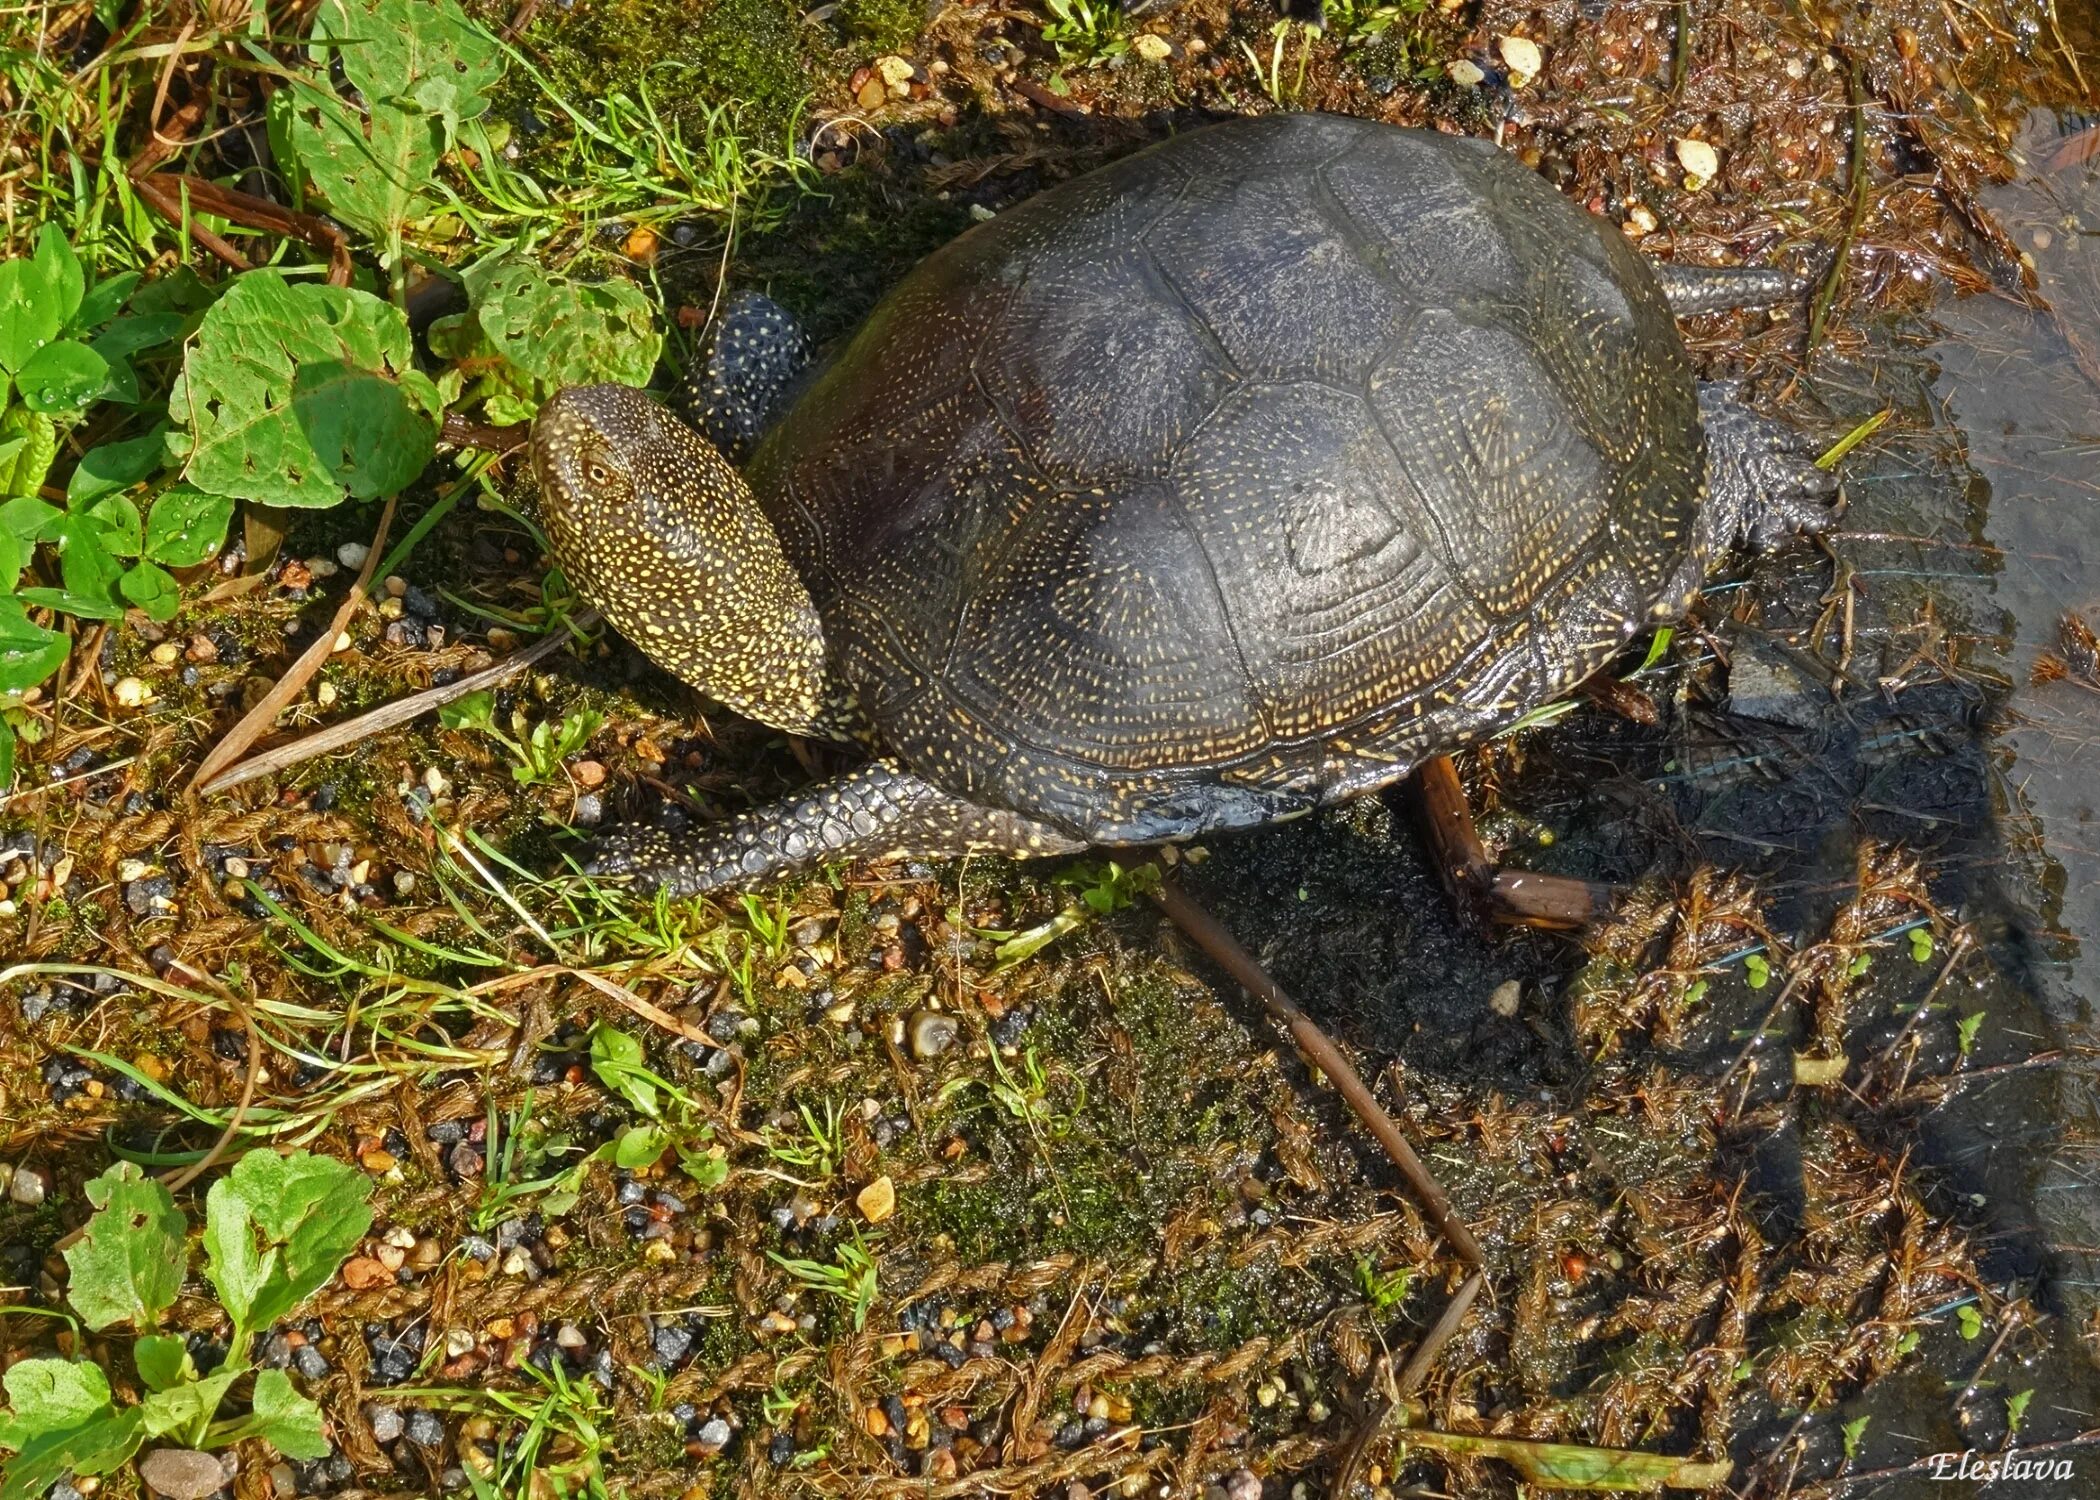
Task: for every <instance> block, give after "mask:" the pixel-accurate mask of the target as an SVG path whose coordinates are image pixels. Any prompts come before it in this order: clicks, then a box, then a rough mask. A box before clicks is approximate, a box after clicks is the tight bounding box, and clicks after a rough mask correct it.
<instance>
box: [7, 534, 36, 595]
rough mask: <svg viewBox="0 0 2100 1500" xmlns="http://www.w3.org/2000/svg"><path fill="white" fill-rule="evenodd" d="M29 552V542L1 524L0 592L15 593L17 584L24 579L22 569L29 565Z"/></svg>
mask: <svg viewBox="0 0 2100 1500" xmlns="http://www.w3.org/2000/svg"><path fill="white" fill-rule="evenodd" d="M29 554H30V546H29V543H27V542H25V541H23V540H22V539H21V538H20V537H18V536H16V535H15V534H14V533H13V532H12V531H9V530H8V529H7V528H6V527H4V526H0V594H9V593H13V592H14V587H15V585H16V584H17V583H20V582H21V581H22V571H23V569H25V568H27V567H28V566H29Z"/></svg>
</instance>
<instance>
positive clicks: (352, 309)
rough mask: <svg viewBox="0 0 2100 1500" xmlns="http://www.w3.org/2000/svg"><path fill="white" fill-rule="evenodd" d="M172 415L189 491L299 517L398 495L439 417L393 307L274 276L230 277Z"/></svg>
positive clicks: (425, 451)
mask: <svg viewBox="0 0 2100 1500" xmlns="http://www.w3.org/2000/svg"><path fill="white" fill-rule="evenodd" d="M168 412H169V415H170V416H171V417H173V418H174V420H175V422H176V423H177V424H178V428H179V429H180V430H178V431H177V432H175V433H173V434H171V436H170V438H169V448H170V450H171V451H173V452H175V453H176V454H177V456H178V457H182V458H185V459H186V460H187V465H188V466H187V470H186V472H185V475H184V477H185V478H186V479H187V480H188V481H189V483H190V484H192V485H194V486H195V487H196V488H198V489H200V490H205V491H207V492H209V493H211V494H214V495H228V496H232V497H233V498H235V499H240V500H257V501H261V502H262V503H264V504H266V505H287V506H302V507H309V508H316V507H322V506H330V505H334V504H336V503H338V502H339V501H340V500H341V499H342V498H343V492H344V490H346V489H347V490H348V491H349V492H350V493H351V494H352V495H354V496H355V497H357V498H358V499H360V500H369V499H372V498H374V497H376V496H379V495H383V494H388V493H391V492H393V491H396V490H399V489H401V488H402V487H403V486H405V485H407V484H408V483H409V482H410V481H411V480H413V479H414V478H415V477H416V475H418V474H419V473H421V472H422V470H423V466H424V464H426V463H427V462H428V461H429V459H430V455H431V453H432V452H433V451H434V450H435V447H436V439H437V423H438V419H439V417H440V416H441V415H442V412H441V410H440V407H439V404H438V399H437V391H436V389H435V387H433V386H432V385H431V383H430V381H429V379H428V378H427V377H426V376H424V375H422V374H421V373H420V372H418V371H417V370H416V368H415V366H414V352H413V349H412V347H411V344H410V340H409V332H408V320H407V319H406V318H405V317H403V316H402V314H401V312H400V311H399V310H398V309H396V308H394V307H392V306H390V305H388V304H387V303H385V302H382V301H381V300H380V299H379V298H377V297H374V296H372V295H371V294H369V293H366V292H359V291H353V290H349V289H344V288H337V287H330V286H322V285H319V284H317V283H314V282H302V283H299V284H298V285H293V284H291V283H288V282H287V281H285V280H284V278H283V277H282V276H279V275H278V274H277V273H276V272H275V271H270V270H259V271H251V272H249V273H248V274H247V275H244V276H241V277H238V278H237V279H236V280H235V282H234V286H233V290H232V291H230V292H228V293H227V294H226V295H225V296H224V297H222V298H220V299H219V301H218V302H217V303H216V304H214V305H213V307H212V309H211V311H210V312H208V313H206V314H205V317H204V323H203V326H202V327H200V328H199V329H198V331H197V338H196V341H195V342H194V343H193V344H192V345H191V346H190V349H189V353H188V358H187V360H186V362H185V366H184V369H183V372H182V373H181V374H180V375H179V376H177V377H176V380H175V387H174V389H173V391H171V392H170V394H169V397H168Z"/></svg>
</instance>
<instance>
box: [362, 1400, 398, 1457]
mask: <svg viewBox="0 0 2100 1500" xmlns="http://www.w3.org/2000/svg"><path fill="white" fill-rule="evenodd" d="M365 1423H366V1425H367V1426H369V1427H370V1428H371V1429H372V1440H373V1441H374V1442H376V1443H378V1444H379V1445H380V1446H381V1447H382V1448H383V1447H385V1446H386V1445H387V1444H389V1443H391V1442H393V1441H394V1439H396V1438H398V1437H399V1436H401V1433H402V1431H403V1429H404V1428H405V1427H406V1426H407V1420H406V1419H405V1418H404V1417H403V1416H402V1415H401V1408H400V1407H398V1406H381V1405H379V1404H378V1403H377V1402H374V1403H373V1404H372V1405H370V1406H367V1407H366V1408H365Z"/></svg>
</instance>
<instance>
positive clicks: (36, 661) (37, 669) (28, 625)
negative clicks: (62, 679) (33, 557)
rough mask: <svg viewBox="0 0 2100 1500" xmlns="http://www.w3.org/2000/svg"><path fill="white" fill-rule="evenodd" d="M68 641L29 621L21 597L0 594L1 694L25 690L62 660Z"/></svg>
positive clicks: (46, 675) (60, 663) (58, 665)
mask: <svg viewBox="0 0 2100 1500" xmlns="http://www.w3.org/2000/svg"><path fill="white" fill-rule="evenodd" d="M66 649H67V641H66V638H65V637H64V636H62V635H60V634H59V633H58V632H57V631H55V630H46V629H44V627H43V626H41V625H38V624H36V623H34V622H33V621H31V620H30V618H29V611H28V610H27V609H25V608H24V607H23V603H22V600H21V598H20V597H19V596H18V595H14V594H0V695H5V694H9V693H26V692H28V691H29V690H30V689H31V688H33V687H35V686H36V685H37V684H38V683H40V682H42V681H43V680H44V679H45V678H46V677H49V676H50V675H51V674H52V673H53V672H56V671H57V670H58V669H59V667H60V666H62V665H63V664H64V663H65V659H66Z"/></svg>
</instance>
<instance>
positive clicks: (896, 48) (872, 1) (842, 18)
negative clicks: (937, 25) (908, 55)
mask: <svg viewBox="0 0 2100 1500" xmlns="http://www.w3.org/2000/svg"><path fill="white" fill-rule="evenodd" d="M926 11H927V7H926V4H925V0H843V3H842V4H841V5H840V6H839V9H838V20H839V25H840V26H841V27H842V28H843V29H844V31H845V33H846V35H847V36H848V38H850V39H851V40H854V41H858V42H862V43H865V44H866V45H868V46H869V47H872V48H874V49H875V50H876V51H878V52H908V51H910V50H911V45H912V43H913V42H915V41H917V40H918V38H919V33H920V31H922V30H923V29H924V28H925V25H926Z"/></svg>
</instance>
